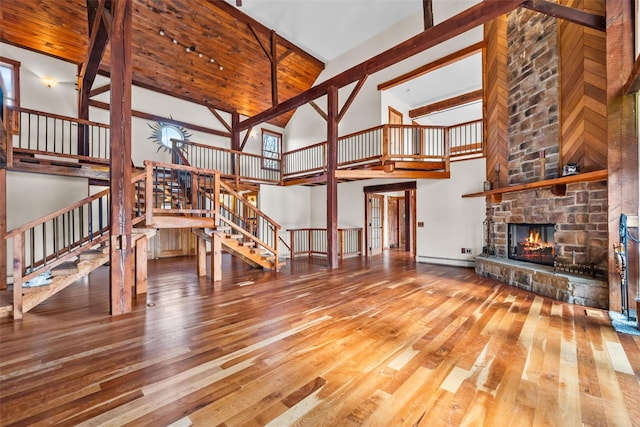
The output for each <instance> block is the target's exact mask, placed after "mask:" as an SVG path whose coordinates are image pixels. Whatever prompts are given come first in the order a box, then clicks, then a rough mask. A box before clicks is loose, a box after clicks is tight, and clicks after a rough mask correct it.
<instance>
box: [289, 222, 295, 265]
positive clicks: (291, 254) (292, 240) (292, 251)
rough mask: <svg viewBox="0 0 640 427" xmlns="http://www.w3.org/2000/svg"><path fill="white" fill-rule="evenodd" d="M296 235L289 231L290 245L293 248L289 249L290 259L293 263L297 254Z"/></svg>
mask: <svg viewBox="0 0 640 427" xmlns="http://www.w3.org/2000/svg"><path fill="white" fill-rule="evenodd" d="M294 233H295V232H294V231H293V230H289V245H290V246H291V248H289V258H291V261H293V257H294V254H295V253H296V250H295V248H296V243H295V241H296V240H295V235H294Z"/></svg>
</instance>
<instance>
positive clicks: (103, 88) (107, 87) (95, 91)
mask: <svg viewBox="0 0 640 427" xmlns="http://www.w3.org/2000/svg"><path fill="white" fill-rule="evenodd" d="M110 90H111V85H110V84H106V85H104V86H100V87H97V88H95V89H91V91H89V98H93V97H94V96H97V95H100V94H101V93H105V92H109V91H110Z"/></svg>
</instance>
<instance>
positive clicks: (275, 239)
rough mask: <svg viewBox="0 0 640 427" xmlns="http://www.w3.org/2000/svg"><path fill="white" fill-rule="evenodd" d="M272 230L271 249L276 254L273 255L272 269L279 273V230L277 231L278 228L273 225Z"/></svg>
mask: <svg viewBox="0 0 640 427" xmlns="http://www.w3.org/2000/svg"><path fill="white" fill-rule="evenodd" d="M273 228H274V233H273V249H275V251H276V253H275V254H274V256H275V258H274V259H273V262H274V263H275V265H274V267H275V270H276V271H280V256H279V253H280V251H279V250H278V246H279V243H280V239H279V236H280V230H279V229H278V227H276V226H275V225H274V226H273Z"/></svg>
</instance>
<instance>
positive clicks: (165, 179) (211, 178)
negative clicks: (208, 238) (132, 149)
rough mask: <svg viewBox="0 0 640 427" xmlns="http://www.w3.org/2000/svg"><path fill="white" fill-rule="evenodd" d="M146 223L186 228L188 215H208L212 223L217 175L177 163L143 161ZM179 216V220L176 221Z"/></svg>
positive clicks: (214, 214)
mask: <svg viewBox="0 0 640 427" xmlns="http://www.w3.org/2000/svg"><path fill="white" fill-rule="evenodd" d="M144 164H145V175H146V182H147V185H146V188H145V190H146V194H145V201H146V203H147V204H148V205H147V209H146V211H145V212H146V223H147V225H149V226H158V227H173V228H181V227H190V226H192V225H190V224H188V223H187V222H188V218H189V217H191V218H194V217H197V218H200V219H202V218H210V219H211V224H212V225H213V224H214V221H215V217H216V204H215V200H216V198H215V197H214V196H213V195H215V194H217V193H219V183H220V174H219V173H218V172H217V171H213V170H206V169H198V168H194V167H190V166H183V165H179V164H169V163H161V162H153V161H149V160H145V162H144ZM178 217H182V219H183V221H182V222H180V221H178V220H177V218H178Z"/></svg>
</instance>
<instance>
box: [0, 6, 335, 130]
mask: <svg viewBox="0 0 640 427" xmlns="http://www.w3.org/2000/svg"><path fill="white" fill-rule="evenodd" d="M132 8H133V17H132V19H133V57H132V62H131V67H132V69H133V75H134V84H137V85H140V86H142V87H147V88H153V89H156V90H158V91H159V92H162V93H167V94H170V95H172V96H175V97H177V98H180V99H188V100H192V101H194V102H197V103H201V104H206V105H211V106H214V107H217V108H220V109H222V110H225V111H234V110H237V111H238V112H239V113H240V114H243V115H246V116H252V115H255V114H257V113H259V112H261V111H263V110H266V109H267V108H269V107H271V106H272V105H271V84H270V81H269V80H270V79H269V76H270V74H271V62H270V61H269V59H268V58H267V57H266V56H265V54H264V51H263V50H262V47H261V46H260V43H259V42H258V41H257V40H256V38H255V37H254V35H253V33H252V32H251V30H250V29H249V25H248V24H249V23H251V25H252V27H253V28H254V30H255V31H256V32H257V33H258V34H260V35H261V36H262V37H264V39H265V40H269V38H270V30H269V29H268V28H266V27H264V26H263V25H261V24H259V23H258V22H256V21H254V20H252V19H251V18H249V17H248V16H246V15H244V14H242V13H241V12H240V11H238V10H237V9H235V8H234V7H233V6H231V5H228V4H227V3H226V2H224V1H189V2H185V1H182V0H164V1H162V2H157V1H154V0H132ZM0 22H2V25H1V26H0V40H1V41H3V42H5V43H9V44H13V45H16V46H19V47H24V48H26V49H30V50H35V51H38V52H43V53H45V54H47V55H51V56H54V57H57V58H60V59H63V60H66V61H69V62H73V63H75V64H81V63H82V62H83V60H84V59H85V57H86V54H87V46H88V43H89V35H88V29H87V27H88V25H87V1H86V0H60V1H57V2H53V3H46V2H45V3H43V2H34V1H2V2H0ZM161 28H163V29H165V30H166V31H167V34H170V35H171V36H172V37H175V38H176V39H177V40H178V41H180V43H184V44H189V45H195V46H196V47H197V49H198V51H200V52H203V53H204V54H206V55H210V56H213V57H214V58H215V59H216V61H218V62H219V63H220V64H221V65H223V67H224V70H222V71H221V70H219V69H218V68H217V64H210V63H209V62H208V61H207V59H208V58H198V56H197V55H196V54H193V53H192V54H188V53H186V52H185V49H184V48H183V47H180V46H179V45H174V44H173V43H171V40H170V39H169V38H168V37H166V36H161V35H160V34H159V31H160V29H161ZM275 39H276V42H277V43H276V46H277V56H278V58H281V57H283V56H284V55H285V53H286V52H288V51H290V53H289V54H288V55H286V56H285V57H284V58H283V59H282V60H281V61H280V62H279V63H278V67H277V76H278V77H277V78H278V96H279V97H280V99H288V98H291V97H293V96H295V95H297V94H299V93H300V92H303V91H304V90H306V89H308V88H309V87H311V85H312V84H313V82H314V81H315V80H316V78H317V76H318V75H319V74H320V71H322V69H323V68H324V64H323V63H322V62H321V61H319V60H317V59H316V58H313V57H312V56H311V55H309V54H308V53H306V52H304V51H302V49H300V48H297V47H294V46H293V45H292V44H291V43H290V42H288V41H287V40H285V39H284V38H282V37H281V36H276V37H275ZM109 57H110V54H109V49H108V50H107V53H106V54H105V56H104V59H103V61H102V63H101V65H100V68H101V70H103V71H106V72H107V73H109V72H110V66H109ZM290 116H291V113H289V114H286V115H283V116H281V117H278V118H277V119H275V120H274V121H273V122H274V123H276V124H279V125H281V126H284V125H285V124H286V122H287V121H288V119H289V117H290Z"/></svg>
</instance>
